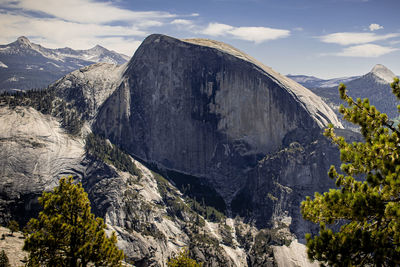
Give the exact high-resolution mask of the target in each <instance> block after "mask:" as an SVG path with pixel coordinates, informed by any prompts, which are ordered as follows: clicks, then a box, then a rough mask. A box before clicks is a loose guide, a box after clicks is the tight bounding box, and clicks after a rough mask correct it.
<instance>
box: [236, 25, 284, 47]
mask: <svg viewBox="0 0 400 267" xmlns="http://www.w3.org/2000/svg"><path fill="white" fill-rule="evenodd" d="M229 33H230V34H232V35H233V36H234V37H235V38H237V39H241V40H246V41H253V42H255V43H262V42H265V41H269V40H275V39H279V38H284V37H288V36H289V35H290V31H288V30H281V29H272V28H267V27H239V28H235V29H233V30H230V31H229Z"/></svg>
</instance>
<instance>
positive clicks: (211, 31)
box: [202, 22, 234, 36]
mask: <svg viewBox="0 0 400 267" xmlns="http://www.w3.org/2000/svg"><path fill="white" fill-rule="evenodd" d="M232 29H234V28H233V27H232V26H230V25H227V24H222V23H214V22H213V23H209V24H208V26H207V28H205V29H204V30H203V31H202V33H203V34H206V35H211V36H221V35H226V34H227V33H228V32H229V31H230V30H232Z"/></svg>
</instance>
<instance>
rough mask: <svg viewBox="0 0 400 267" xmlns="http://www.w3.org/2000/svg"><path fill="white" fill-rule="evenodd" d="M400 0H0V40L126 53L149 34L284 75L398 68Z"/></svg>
mask: <svg viewBox="0 0 400 267" xmlns="http://www.w3.org/2000/svg"><path fill="white" fill-rule="evenodd" d="M399 12H400V0H280V1H279V0H203V1H198V0H197V1H194V0H170V1H166V0H143V1H128V0H114V1H113V0H111V1H110V0H108V1H95V0H68V1H64V0H0V43H2V44H5V43H9V42H12V41H14V40H15V39H16V38H17V37H18V36H21V35H25V36H27V37H28V38H30V39H31V40H32V41H33V42H35V43H40V44H42V45H43V46H45V47H50V48H58V47H65V46H68V47H71V48H74V49H87V48H90V47H93V46H94V45H96V44H100V45H102V46H104V47H107V48H109V49H112V50H115V51H117V52H121V53H124V54H127V55H129V56H131V55H132V54H133V53H134V51H135V50H136V48H137V47H138V46H139V45H140V43H141V41H142V40H143V39H144V38H145V37H146V36H148V35H149V34H151V33H162V34H167V35H170V36H173V37H177V38H192V37H201V38H210V39H215V40H219V41H223V42H226V43H228V44H231V45H233V46H235V47H236V48H238V49H240V50H242V51H244V52H246V53H247V54H250V55H251V56H253V57H255V58H256V59H258V60H259V61H261V62H263V63H264V64H265V65H268V66H270V67H272V68H273V69H275V70H277V71H279V72H281V73H283V74H305V75H314V76H317V77H320V78H333V77H342V76H352V75H360V74H364V73H367V72H368V71H369V70H370V69H372V67H373V66H374V65H375V64H377V63H380V64H384V65H385V66H387V67H388V68H390V69H391V70H392V71H393V72H395V73H396V74H400V16H399Z"/></svg>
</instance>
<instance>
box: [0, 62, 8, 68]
mask: <svg viewBox="0 0 400 267" xmlns="http://www.w3.org/2000/svg"><path fill="white" fill-rule="evenodd" d="M0 68H5V69H6V68H8V66H7V65H6V64H4V63H3V62H1V61H0Z"/></svg>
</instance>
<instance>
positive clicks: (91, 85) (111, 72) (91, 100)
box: [49, 63, 126, 122]
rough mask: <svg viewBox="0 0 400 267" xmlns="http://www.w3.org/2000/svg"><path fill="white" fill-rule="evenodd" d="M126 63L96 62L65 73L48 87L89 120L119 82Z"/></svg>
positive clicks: (83, 117)
mask: <svg viewBox="0 0 400 267" xmlns="http://www.w3.org/2000/svg"><path fill="white" fill-rule="evenodd" d="M125 68H126V64H123V65H114V64H108V63H97V64H93V65H90V66H87V67H84V68H81V69H79V70H76V71H73V72H71V73H70V74H67V75H66V76H64V77H63V78H61V79H59V80H58V81H56V82H55V83H53V84H52V85H50V87H49V89H51V90H55V92H56V96H58V97H59V98H61V99H63V100H64V101H67V102H69V103H72V105H73V106H74V107H75V108H76V109H77V110H78V111H79V112H80V113H81V114H83V116H82V119H84V120H86V121H89V122H91V121H92V120H93V118H94V117H95V115H96V114H97V111H98V109H99V107H100V106H101V105H102V104H103V102H104V101H105V100H106V99H107V98H108V97H109V96H110V95H111V94H112V93H113V92H114V91H115V89H116V88H117V86H118V85H119V84H120V82H121V76H122V73H124V71H125Z"/></svg>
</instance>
